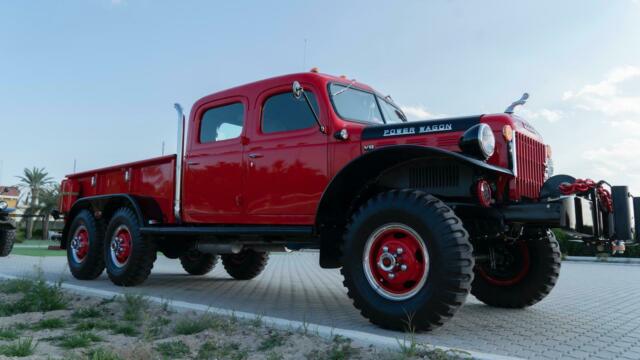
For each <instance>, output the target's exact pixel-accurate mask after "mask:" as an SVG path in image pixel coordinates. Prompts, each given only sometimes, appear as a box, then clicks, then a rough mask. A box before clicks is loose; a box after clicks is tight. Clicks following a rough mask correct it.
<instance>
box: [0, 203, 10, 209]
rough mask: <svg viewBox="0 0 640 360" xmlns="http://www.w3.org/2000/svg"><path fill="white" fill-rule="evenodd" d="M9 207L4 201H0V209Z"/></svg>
mask: <svg viewBox="0 0 640 360" xmlns="http://www.w3.org/2000/svg"><path fill="white" fill-rule="evenodd" d="M8 207H9V204H7V202H6V201H0V210H4V209H6V208H8Z"/></svg>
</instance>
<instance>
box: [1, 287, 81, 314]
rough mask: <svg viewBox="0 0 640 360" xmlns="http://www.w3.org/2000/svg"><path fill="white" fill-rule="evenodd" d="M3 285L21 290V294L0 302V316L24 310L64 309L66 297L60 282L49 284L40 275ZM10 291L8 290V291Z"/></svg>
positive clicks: (66, 301) (23, 311) (24, 311)
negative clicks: (15, 297)
mask: <svg viewBox="0 0 640 360" xmlns="http://www.w3.org/2000/svg"><path fill="white" fill-rule="evenodd" d="M11 282H13V284H5V287H6V288H8V289H10V290H16V291H18V292H22V293H23V296H22V297H21V298H20V299H19V300H18V301H15V302H9V303H2V304H0V316H9V315H14V314H20V313H26V312H47V311H53V310H62V309H66V307H67V304H68V299H67V298H66V297H65V295H64V294H63V292H62V290H61V286H60V284H58V285H54V286H51V285H49V284H47V283H46V281H45V280H44V279H43V278H42V277H40V278H38V279H37V280H32V281H28V282H25V281H24V280H10V281H9V283H11ZM8 292H10V291H8Z"/></svg>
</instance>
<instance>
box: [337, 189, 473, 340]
mask: <svg viewBox="0 0 640 360" xmlns="http://www.w3.org/2000/svg"><path fill="white" fill-rule="evenodd" d="M393 223H396V224H402V225H404V226H407V227H409V228H411V229H412V230H414V231H415V232H416V233H417V234H418V235H419V236H420V237H421V238H422V239H423V243H424V245H425V247H426V249H427V251H428V257H429V260H428V263H429V269H428V273H427V278H426V282H425V283H424V285H423V286H422V287H421V288H420V287H418V288H417V289H419V290H418V291H417V292H416V293H415V294H414V295H412V296H411V297H409V298H407V299H403V300H397V299H393V300H390V299H388V298H386V297H383V296H382V295H381V294H379V293H378V292H377V291H376V290H374V288H373V286H372V285H371V284H370V283H369V280H367V276H366V274H365V270H364V269H365V265H364V264H363V262H364V261H363V253H364V251H365V247H366V243H367V241H368V239H369V237H370V236H372V235H373V234H374V233H375V232H376V231H377V229H380V228H382V227H384V226H387V225H388V224H393ZM341 263H342V270H341V272H342V275H343V276H344V286H345V287H346V288H347V290H348V295H349V297H350V298H351V299H353V304H354V306H355V307H356V308H357V309H359V310H360V312H361V313H362V315H363V316H364V317H366V318H367V319H369V321H371V322H372V323H374V324H377V325H379V326H381V327H384V328H388V329H394V330H403V331H407V330H431V329H434V328H436V327H438V326H441V325H442V324H443V323H444V322H445V321H447V320H448V319H449V318H451V317H452V316H453V315H454V313H455V312H456V310H457V309H458V308H459V307H460V306H461V305H462V304H463V303H464V302H465V299H466V297H467V295H468V294H469V291H470V289H471V282H472V280H473V266H474V258H473V247H472V245H471V243H470V242H469V235H468V233H467V231H466V230H465V229H464V227H463V226H462V221H461V220H460V219H459V218H458V217H457V216H456V215H455V214H454V212H453V211H452V210H451V209H450V208H449V207H447V206H446V205H445V204H444V203H443V202H442V201H440V200H438V199H437V198H435V197H434V196H432V195H428V194H426V193H424V192H420V191H415V190H392V191H389V192H385V193H382V194H379V195H377V196H375V197H374V198H372V199H370V200H369V201H368V202H367V203H365V204H364V205H363V206H362V207H361V208H360V209H359V210H357V211H356V212H355V213H354V214H353V216H352V218H351V221H350V223H349V225H348V227H347V231H346V233H345V236H344V242H343V245H342V259H341Z"/></svg>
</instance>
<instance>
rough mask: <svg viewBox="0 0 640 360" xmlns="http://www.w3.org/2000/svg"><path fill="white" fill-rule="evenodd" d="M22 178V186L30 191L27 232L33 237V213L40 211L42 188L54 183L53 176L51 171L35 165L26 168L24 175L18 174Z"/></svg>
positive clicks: (29, 237)
mask: <svg viewBox="0 0 640 360" xmlns="http://www.w3.org/2000/svg"><path fill="white" fill-rule="evenodd" d="M18 179H20V184H19V186H20V188H22V189H26V190H27V191H29V197H28V199H29V207H28V208H27V211H26V212H25V215H29V216H27V233H26V236H25V237H26V238H27V239H31V237H32V235H33V218H32V217H31V215H35V214H36V213H37V212H38V205H39V199H40V193H41V192H42V190H43V189H44V188H45V187H46V186H48V185H50V184H51V183H53V178H51V177H50V176H49V173H47V172H46V171H45V169H44V168H41V169H39V168H37V167H33V168H32V169H27V168H25V169H24V173H23V175H22V176H18Z"/></svg>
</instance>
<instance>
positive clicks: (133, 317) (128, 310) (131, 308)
mask: <svg viewBox="0 0 640 360" xmlns="http://www.w3.org/2000/svg"><path fill="white" fill-rule="evenodd" d="M121 301H122V304H123V305H124V312H123V314H122V318H123V319H124V320H126V321H133V322H138V321H140V320H142V313H143V311H144V309H146V308H147V307H148V306H149V301H148V300H147V299H146V298H145V297H144V296H142V295H132V294H126V295H125V296H124V297H123V298H122V299H121Z"/></svg>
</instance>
